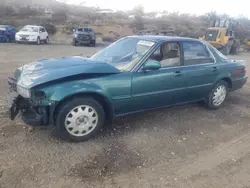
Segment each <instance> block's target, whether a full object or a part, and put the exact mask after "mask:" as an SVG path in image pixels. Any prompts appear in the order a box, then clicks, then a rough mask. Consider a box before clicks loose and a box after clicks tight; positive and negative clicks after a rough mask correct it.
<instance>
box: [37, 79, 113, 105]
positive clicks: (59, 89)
mask: <svg viewBox="0 0 250 188" xmlns="http://www.w3.org/2000/svg"><path fill="white" fill-rule="evenodd" d="M42 91H44V92H45V94H46V96H47V99H48V100H49V101H56V102H60V101H62V100H64V99H66V98H68V97H70V96H73V95H77V94H84V93H95V94H98V95H101V96H103V97H105V98H106V99H107V100H109V101H110V100H112V98H111V96H110V95H109V93H108V92H107V91H105V90H103V89H102V88H101V87H100V86H98V85H96V84H94V83H91V82H87V81H84V82H83V81H75V82H66V83H60V84H57V85H52V86H49V87H45V88H44V89H42Z"/></svg>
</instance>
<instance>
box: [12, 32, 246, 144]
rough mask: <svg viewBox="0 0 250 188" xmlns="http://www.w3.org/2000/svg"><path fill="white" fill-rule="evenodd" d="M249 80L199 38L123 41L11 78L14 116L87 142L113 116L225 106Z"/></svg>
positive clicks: (26, 68)
mask: <svg viewBox="0 0 250 188" xmlns="http://www.w3.org/2000/svg"><path fill="white" fill-rule="evenodd" d="M246 81H247V76H246V68H245V65H244V62H242V61H231V60H229V59H227V58H226V57H225V56H224V55H222V54H221V53H220V52H218V51H217V50H216V49H214V48H213V47H212V46H210V45H209V44H205V43H203V42H201V41H199V40H195V39H188V38H178V37H165V36H130V37H125V38H122V39H120V40H118V41H116V42H115V43H113V44H111V45H109V46H108V47H106V48H104V49H103V50H101V51H100V52H98V53H96V54H95V55H93V56H92V57H90V58H85V57H81V56H77V57H64V58H57V59H44V60H39V61H36V62H33V63H30V64H27V65H24V66H23V67H20V68H18V69H17V70H16V71H15V73H14V76H12V77H10V78H9V80H8V83H9V89H10V93H9V100H8V102H9V116H10V119H12V120H14V119H15V117H16V116H17V114H18V113H19V112H20V113H21V117H22V120H23V121H24V122H25V123H27V124H29V125H33V126H36V125H49V124H54V125H55V126H56V129H57V132H58V134H59V135H60V136H61V137H62V138H63V139H69V140H72V141H85V140H87V139H89V138H90V137H92V136H93V135H95V133H97V132H98V131H99V130H100V129H101V128H102V127H103V126H104V125H105V122H106V121H107V120H112V119H114V118H115V117H118V116H123V115H127V114H131V113H135V112H141V111H145V110H149V109H156V108H161V107H167V106H172V105H177V104H185V103H190V102H195V101H202V100H203V101H205V103H206V105H207V106H208V107H209V108H214V109H216V108H219V107H220V106H221V105H222V104H223V103H224V101H225V98H226V96H227V94H228V92H230V91H233V90H236V89H239V88H241V87H242V86H243V85H244V84H245V83H246Z"/></svg>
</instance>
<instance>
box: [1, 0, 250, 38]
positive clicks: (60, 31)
mask: <svg viewBox="0 0 250 188" xmlns="http://www.w3.org/2000/svg"><path fill="white" fill-rule="evenodd" d="M0 5H1V6H0V17H1V20H0V24H11V25H14V26H16V27H21V26H23V25H26V24H41V25H44V26H45V27H46V28H47V29H48V31H49V32H50V33H51V34H53V35H54V37H55V38H56V39H58V40H64V39H67V38H70V34H72V29H73V28H74V27H77V26H83V25H91V26H92V27H94V28H95V30H96V32H97V34H98V35H99V36H100V37H101V38H103V40H106V41H113V40H116V39H118V38H120V37H122V36H126V35H131V34H133V33H135V32H137V31H138V30H155V31H158V30H169V29H171V30H174V31H175V32H176V34H177V35H179V36H186V37H194V38H198V37H199V36H201V35H203V34H204V32H205V30H206V28H207V27H209V25H210V22H211V20H212V19H214V18H216V17H228V16H227V15H218V14H217V13H216V12H210V13H206V14H204V15H202V16H195V15H191V14H179V13H169V12H167V11H164V12H151V13H145V12H144V10H143V7H135V8H134V9H133V10H131V11H128V12H122V11H120V12H112V11H107V10H101V9H98V8H93V7H85V6H74V5H67V4H64V3H60V2H58V1H56V0H2V1H0ZM237 21H239V22H240V26H241V27H240V28H239V30H238V35H239V36H240V38H241V41H242V42H243V41H244V40H245V38H247V37H249V36H250V21H249V20H248V19H247V18H244V17H241V18H237Z"/></svg>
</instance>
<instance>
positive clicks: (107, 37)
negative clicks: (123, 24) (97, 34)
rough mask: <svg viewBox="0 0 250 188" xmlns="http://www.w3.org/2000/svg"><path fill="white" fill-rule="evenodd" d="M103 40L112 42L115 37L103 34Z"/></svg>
mask: <svg viewBox="0 0 250 188" xmlns="http://www.w3.org/2000/svg"><path fill="white" fill-rule="evenodd" d="M102 40H103V42H114V41H115V40H116V39H115V37H112V36H103V37H102Z"/></svg>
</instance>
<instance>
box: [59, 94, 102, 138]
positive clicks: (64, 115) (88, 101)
mask: <svg viewBox="0 0 250 188" xmlns="http://www.w3.org/2000/svg"><path fill="white" fill-rule="evenodd" d="M59 109H60V110H59V112H58V113H57V115H56V118H55V119H56V122H55V123H56V132H57V134H58V136H59V137H61V138H62V139H63V140H69V141H73V142H83V141H86V140H88V139H89V138H91V137H93V136H94V135H95V134H96V133H97V132H98V131H99V130H100V129H101V128H102V127H103V125H104V122H105V113H104V110H103V107H102V106H101V105H100V104H99V103H98V102H97V101H96V100H94V99H93V98H91V97H86V98H81V97H77V98H73V99H71V100H69V101H67V102H65V103H64V104H62V105H61V106H60V107H59ZM89 109H92V111H90V110H89ZM71 119H74V121H73V120H71ZM90 119H92V122H91V120H90ZM74 129H75V130H74Z"/></svg>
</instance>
